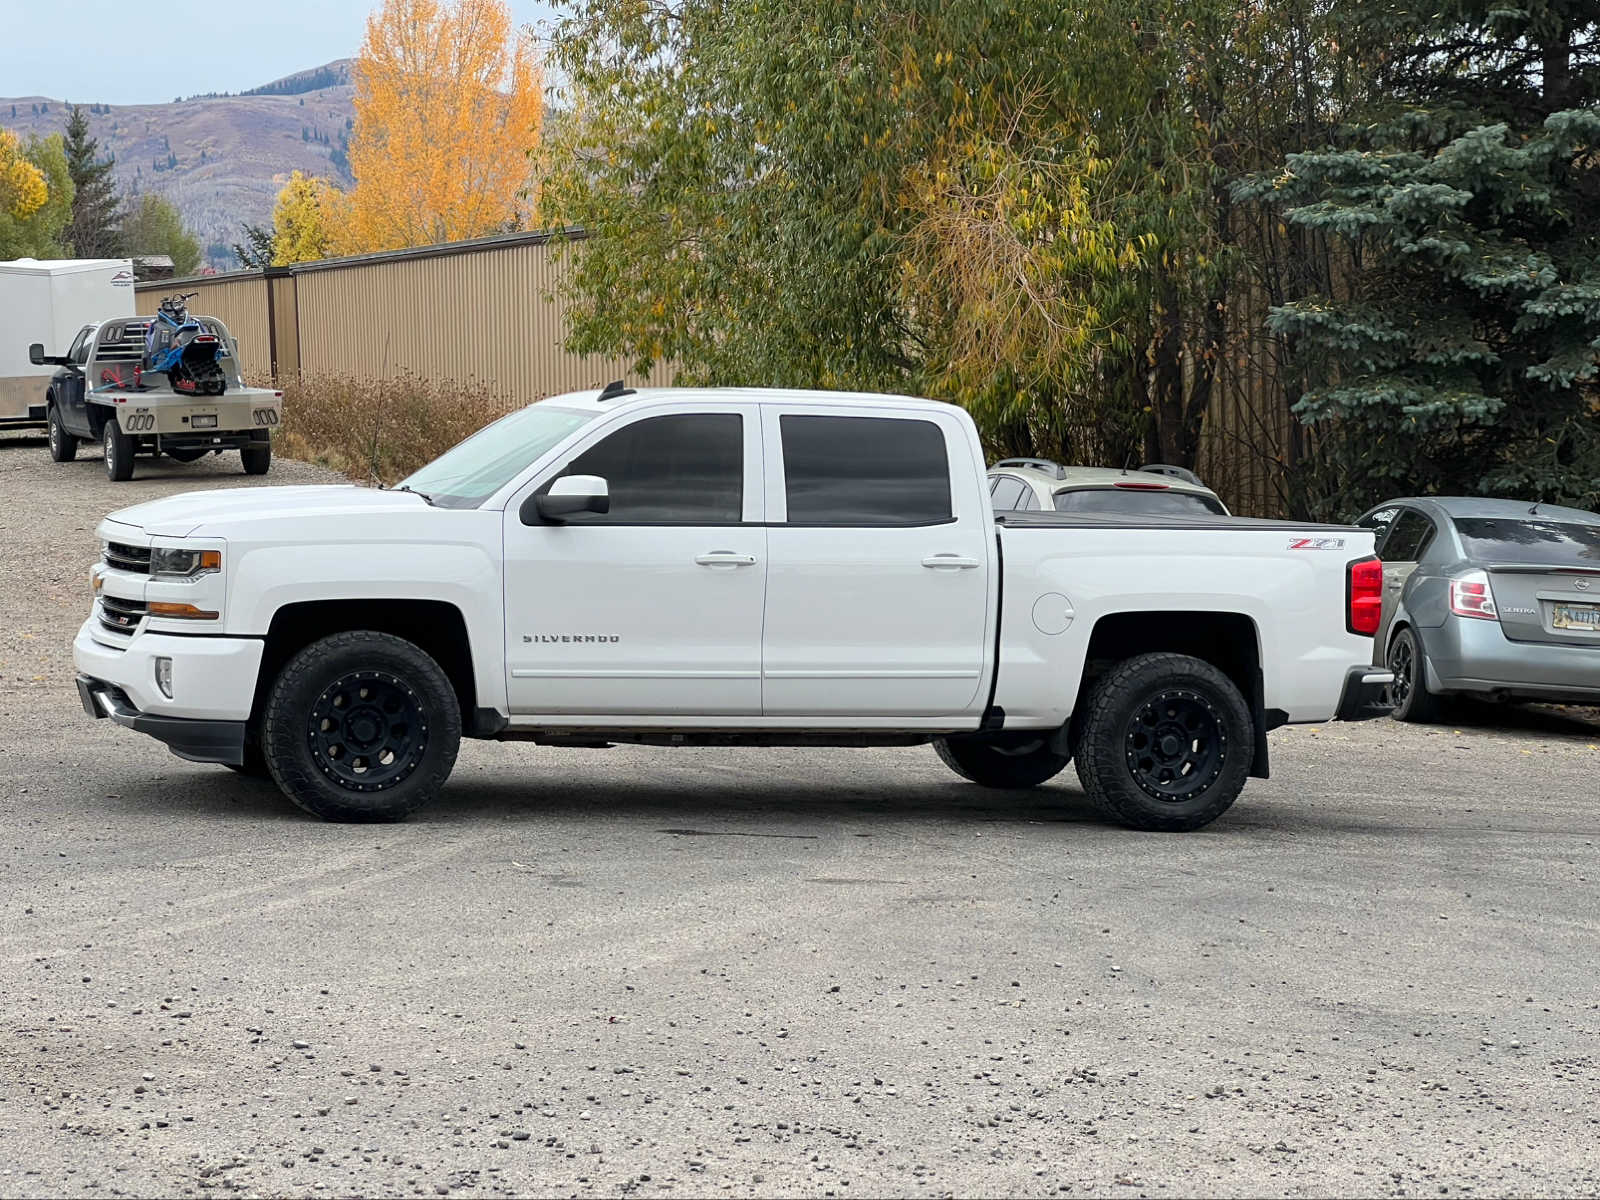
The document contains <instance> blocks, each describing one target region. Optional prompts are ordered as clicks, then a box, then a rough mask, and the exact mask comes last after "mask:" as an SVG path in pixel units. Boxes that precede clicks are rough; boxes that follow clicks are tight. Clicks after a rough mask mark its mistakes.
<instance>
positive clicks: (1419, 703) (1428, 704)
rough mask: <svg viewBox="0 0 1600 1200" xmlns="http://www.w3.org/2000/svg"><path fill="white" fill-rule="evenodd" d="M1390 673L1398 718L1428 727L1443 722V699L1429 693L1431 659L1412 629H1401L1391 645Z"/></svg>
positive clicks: (1390, 689)
mask: <svg viewBox="0 0 1600 1200" xmlns="http://www.w3.org/2000/svg"><path fill="white" fill-rule="evenodd" d="M1388 665H1389V670H1391V671H1393V672H1394V682H1393V683H1392V684H1390V685H1389V699H1390V701H1391V702H1392V703H1393V704H1394V715H1395V719H1396V720H1399V721H1413V722H1416V723H1418V724H1426V723H1428V722H1431V721H1436V720H1438V719H1439V708H1440V704H1439V697H1437V696H1435V695H1434V694H1433V693H1432V692H1430V691H1429V690H1428V659H1427V655H1426V654H1425V653H1424V652H1423V649H1422V644H1421V643H1420V642H1419V641H1418V640H1417V635H1416V634H1415V633H1413V632H1412V631H1411V630H1410V629H1409V628H1406V629H1402V630H1400V632H1399V633H1397V634H1395V635H1394V640H1393V641H1392V642H1390V643H1389V664H1388Z"/></svg>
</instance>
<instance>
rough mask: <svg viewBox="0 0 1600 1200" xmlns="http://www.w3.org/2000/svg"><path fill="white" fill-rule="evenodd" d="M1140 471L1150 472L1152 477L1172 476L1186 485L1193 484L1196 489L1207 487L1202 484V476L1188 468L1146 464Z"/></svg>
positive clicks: (1164, 464) (1166, 464) (1167, 464)
mask: <svg viewBox="0 0 1600 1200" xmlns="http://www.w3.org/2000/svg"><path fill="white" fill-rule="evenodd" d="M1139 470H1141V471H1149V472H1150V474H1152V475H1170V476H1172V478H1174V479H1181V480H1183V482H1184V483H1192V484H1194V486H1195V487H1205V486H1206V485H1205V484H1203V483H1201V482H1200V476H1198V475H1196V474H1195V473H1194V472H1193V471H1191V470H1189V468H1188V467H1175V466H1173V465H1171V464H1170V463H1146V464H1145V465H1144V466H1142V467H1140V468H1139Z"/></svg>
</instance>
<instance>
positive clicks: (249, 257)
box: [232, 224, 277, 271]
mask: <svg viewBox="0 0 1600 1200" xmlns="http://www.w3.org/2000/svg"><path fill="white" fill-rule="evenodd" d="M243 233H244V241H242V242H234V243H233V247H232V249H233V255H234V257H235V258H237V259H238V260H239V265H240V266H243V267H246V268H248V269H250V270H252V271H255V270H259V269H260V268H262V267H270V266H271V265H272V259H273V255H274V254H276V253H277V235H276V233H275V232H274V231H273V230H272V229H271V228H264V227H262V226H260V225H250V224H246V225H245V227H244V230H243Z"/></svg>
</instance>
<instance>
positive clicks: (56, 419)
mask: <svg viewBox="0 0 1600 1200" xmlns="http://www.w3.org/2000/svg"><path fill="white" fill-rule="evenodd" d="M45 420H46V421H47V422H48V423H49V426H50V461H51V462H58V463H63V462H71V461H72V460H73V459H75V458H77V457H78V439H77V437H76V436H75V435H73V434H70V433H68V432H67V431H66V428H65V427H64V426H63V425H62V424H61V413H60V412H59V411H57V409H56V406H55V402H54V401H51V402H50V408H49V410H48V411H47V412H46V414H45Z"/></svg>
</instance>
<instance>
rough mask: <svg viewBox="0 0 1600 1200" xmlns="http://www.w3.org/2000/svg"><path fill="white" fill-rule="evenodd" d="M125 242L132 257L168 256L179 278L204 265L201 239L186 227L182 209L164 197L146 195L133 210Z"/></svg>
mask: <svg viewBox="0 0 1600 1200" xmlns="http://www.w3.org/2000/svg"><path fill="white" fill-rule="evenodd" d="M121 240H122V245H123V248H124V250H125V251H126V252H127V253H128V254H131V255H142V254H165V255H167V256H168V257H169V258H171V259H172V269H173V271H174V273H175V274H177V275H192V274H194V272H195V271H196V270H197V269H198V268H199V266H200V242H199V239H197V238H196V237H195V236H194V234H192V233H190V232H189V231H188V230H187V229H185V228H184V225H183V218H182V217H181V216H180V215H179V214H178V210H177V209H176V208H174V207H173V206H172V205H171V204H170V203H169V202H168V201H166V200H164V199H162V198H161V197H160V196H156V195H153V194H149V193H146V195H145V196H144V197H143V198H142V199H141V200H140V201H139V203H138V204H137V205H136V206H135V207H133V208H132V209H130V210H129V212H128V215H127V217H126V218H125V219H124V220H123V223H122V239H121Z"/></svg>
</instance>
